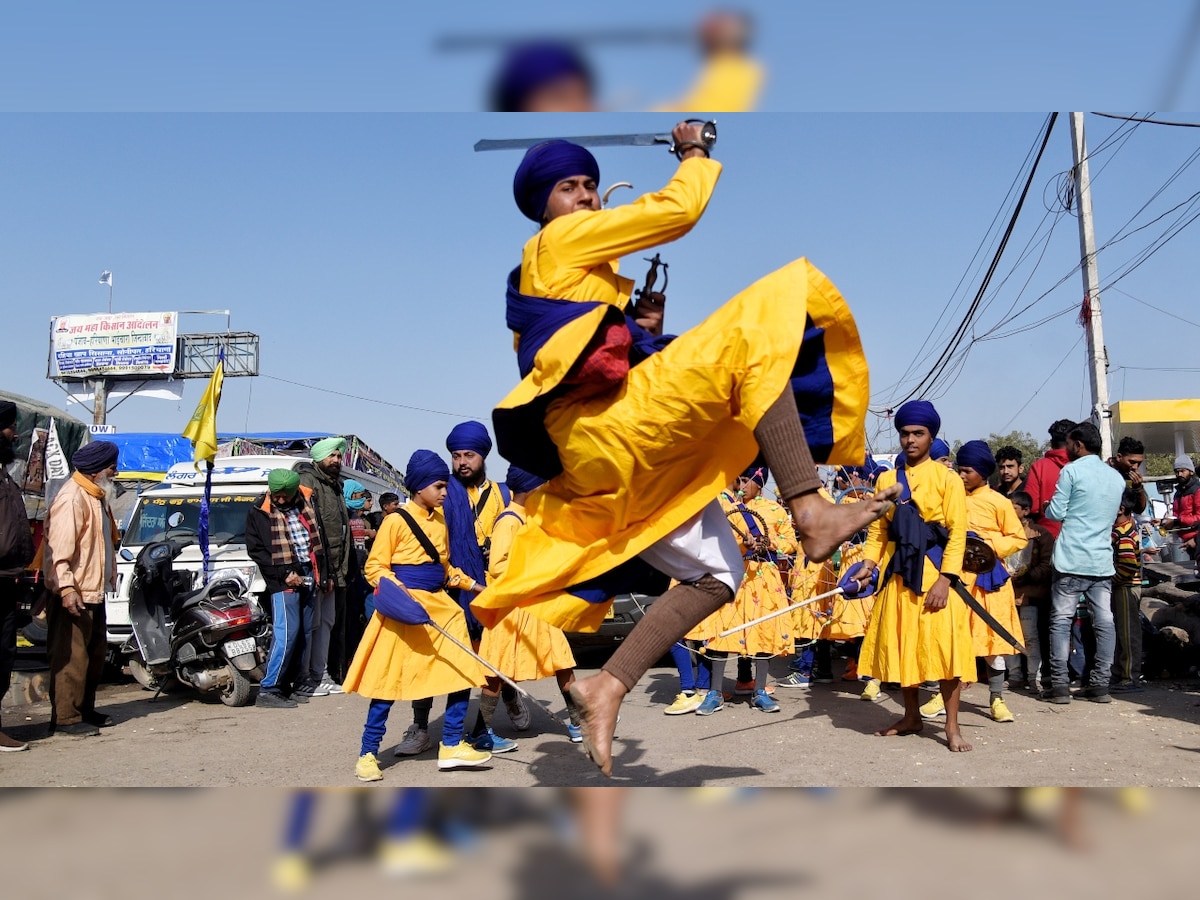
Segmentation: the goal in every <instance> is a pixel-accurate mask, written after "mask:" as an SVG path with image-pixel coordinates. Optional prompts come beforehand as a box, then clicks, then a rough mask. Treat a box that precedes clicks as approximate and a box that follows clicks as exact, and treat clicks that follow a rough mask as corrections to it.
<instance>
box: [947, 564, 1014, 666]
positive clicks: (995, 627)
mask: <svg viewBox="0 0 1200 900" xmlns="http://www.w3.org/2000/svg"><path fill="white" fill-rule="evenodd" d="M954 592H955V593H956V594H958V596H959V597H961V598H962V601H963V603H965V604H967V606H969V607H970V608H971V610H972V612H974V613H975V615H977V616H979V618H981V619H983V621H984V623H985V624H986V625H987V627H988V628H990V629H992V631H994V632H996V634H998V635H1000V637H1001V638H1003V639H1004V640H1006V641H1008V643H1010V644H1012V646H1013V647H1015V648H1016V649H1017V652H1018V653H1022V654H1024V655H1026V656H1028V655H1029V651H1028V650H1026V649H1025V645H1024V644H1022V643H1021V642H1020V641H1018V640H1017V639H1016V638H1015V637H1013V636H1012V635H1011V634H1009V632H1008V629H1007V628H1005V627H1004V626H1003V625H1001V624H1000V623H999V622H997V621H996V617H995V616H993V615H992V614H991V613H990V612H988V611H987V608H986V607H984V605H983V604H982V603H980V602H979V601H978V600H976V599H975V598H974V597H972V596H971V592H970V591H968V590H967V589H966V587H965V586H964V585H963V583H962V582H958V583H956V584H955V585H954Z"/></svg>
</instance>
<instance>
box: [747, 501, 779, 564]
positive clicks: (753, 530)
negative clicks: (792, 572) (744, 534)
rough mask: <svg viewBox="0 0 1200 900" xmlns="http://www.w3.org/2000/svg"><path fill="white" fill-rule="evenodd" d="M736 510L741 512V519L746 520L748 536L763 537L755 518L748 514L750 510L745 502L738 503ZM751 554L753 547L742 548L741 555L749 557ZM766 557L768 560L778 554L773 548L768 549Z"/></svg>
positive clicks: (776, 556)
mask: <svg viewBox="0 0 1200 900" xmlns="http://www.w3.org/2000/svg"><path fill="white" fill-rule="evenodd" d="M738 512H740V513H741V514H742V519H743V520H745V522H746V528H747V530H748V531H749V532H750V537H753V538H758V537H763V533H762V529H761V528H759V527H758V522H757V521H756V520H755V518H754V516H752V515H750V510H749V508H748V507H747V506H746V504H745V503H739V504H738ZM753 555H754V548H753V547H745V548H743V550H742V556H743V557H745V558H746V559H749V558H750V557H751V556H753ZM767 558H768V559H770V560H776V559H777V558H778V555H777V554H776V553H775V551H774V550H768V551H767Z"/></svg>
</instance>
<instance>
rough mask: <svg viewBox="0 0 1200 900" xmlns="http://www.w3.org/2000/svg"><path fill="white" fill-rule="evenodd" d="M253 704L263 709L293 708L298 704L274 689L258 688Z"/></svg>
mask: <svg viewBox="0 0 1200 900" xmlns="http://www.w3.org/2000/svg"><path fill="white" fill-rule="evenodd" d="M254 705H255V706H258V707H263V708H265V709H295V708H296V707H297V706H298V705H299V704H297V703H296V701H295V700H289V699H288V698H287V697H285V696H283V694H280V693H277V692H275V691H262V690H260V691H259V692H258V697H257V698H256V699H255V701H254Z"/></svg>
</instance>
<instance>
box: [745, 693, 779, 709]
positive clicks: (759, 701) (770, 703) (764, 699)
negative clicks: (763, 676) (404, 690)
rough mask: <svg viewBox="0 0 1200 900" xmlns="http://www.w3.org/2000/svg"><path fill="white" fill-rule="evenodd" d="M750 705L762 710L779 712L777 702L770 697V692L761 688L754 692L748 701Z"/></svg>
mask: <svg viewBox="0 0 1200 900" xmlns="http://www.w3.org/2000/svg"><path fill="white" fill-rule="evenodd" d="M750 705H751V706H753V707H754V708H755V709H761V710H762V711H763V712H779V704H778V703H776V702H775V701H774V700H773V699H771V695H770V694H768V693H767V692H766V691H762V690H759V691H755V692H754V699H753V700H751V701H750Z"/></svg>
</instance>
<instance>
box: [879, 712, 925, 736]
mask: <svg viewBox="0 0 1200 900" xmlns="http://www.w3.org/2000/svg"><path fill="white" fill-rule="evenodd" d="M924 727H925V725H924V723H923V722H922V721H921V717H920V716H919V715H918V716H917V718H916V719H915V720H913V719H910V718H909V717H908V716H905V717H904V718H903V719H901V720H900V721H899V722H897V723H896V724H895V725H892V726H891V727H890V728H885V729H884V730H883V731H877V732H875V736H876V737H900V736H903V735H906V734H919V733H920V731H921V729H922V728H924Z"/></svg>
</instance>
